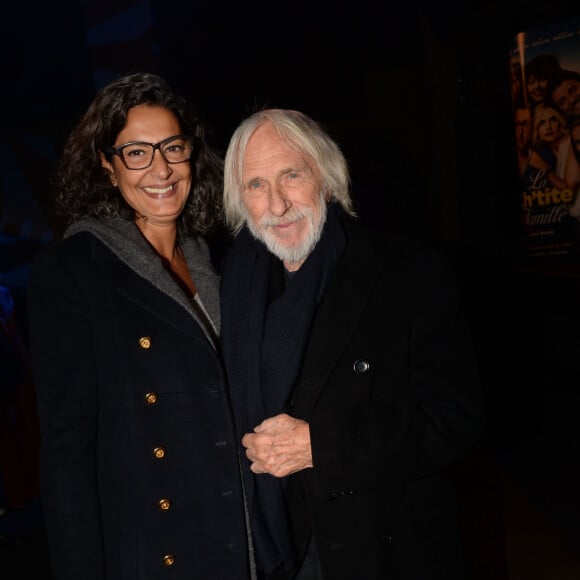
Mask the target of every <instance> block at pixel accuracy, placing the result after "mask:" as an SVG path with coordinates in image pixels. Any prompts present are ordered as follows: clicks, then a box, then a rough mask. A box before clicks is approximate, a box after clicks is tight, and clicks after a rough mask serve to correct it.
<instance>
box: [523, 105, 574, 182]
mask: <svg viewBox="0 0 580 580" xmlns="http://www.w3.org/2000/svg"><path fill="white" fill-rule="evenodd" d="M532 143H533V150H532V153H531V155H530V159H529V166H530V167H531V169H532V170H539V171H540V174H539V175H537V176H536V177H535V178H533V177H532V181H534V182H535V183H537V184H540V183H542V182H544V184H545V187H550V186H552V187H556V188H557V189H561V190H565V189H569V184H568V182H567V181H566V178H567V176H568V173H567V171H566V166H567V164H568V163H569V159H570V157H571V155H572V152H571V150H570V133H569V131H568V125H567V123H566V119H565V118H564V116H563V115H562V113H560V111H558V109H556V108H555V107H552V106H551V105H544V104H540V105H538V106H537V107H536V108H535V109H534V121H533V138H532Z"/></svg>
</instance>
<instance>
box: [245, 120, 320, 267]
mask: <svg viewBox="0 0 580 580" xmlns="http://www.w3.org/2000/svg"><path fill="white" fill-rule="evenodd" d="M242 191H243V192H242V201H243V204H244V207H245V209H246V212H247V216H246V222H247V225H248V228H249V229H250V231H251V232H252V234H253V235H254V236H255V237H256V238H258V239H259V240H261V241H262V242H264V244H265V245H266V246H267V248H268V249H269V250H270V252H272V253H273V254H274V255H276V256H277V257H278V258H280V259H281V260H282V261H283V262H284V265H285V266H286V268H287V269H288V270H290V271H292V270H297V269H298V268H300V266H301V265H302V263H303V262H304V260H306V258H307V257H308V255H309V254H310V252H311V251H312V249H313V248H314V246H315V245H316V243H317V242H318V240H319V239H320V235H321V233H322V228H323V226H324V222H325V220H326V200H325V199H324V194H323V185H322V179H321V176H320V172H319V171H318V168H317V167H316V164H315V163H314V160H313V159H311V158H310V157H306V156H305V155H303V154H301V153H298V152H297V151H295V150H294V149H292V148H291V147H290V146H289V145H288V144H286V143H285V142H284V141H283V140H282V139H281V138H280V135H279V134H278V131H277V130H276V128H275V127H274V125H272V123H265V124H264V125H262V126H260V127H259V128H258V129H257V130H256V131H255V132H254V134H253V135H252V136H251V137H250V140H249V141H248V145H247V147H246V152H245V156H244V167H243V190H242Z"/></svg>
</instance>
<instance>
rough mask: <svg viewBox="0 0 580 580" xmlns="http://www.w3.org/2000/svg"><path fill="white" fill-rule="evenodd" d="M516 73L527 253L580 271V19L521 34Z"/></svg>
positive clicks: (514, 50) (544, 263)
mask: <svg viewBox="0 0 580 580" xmlns="http://www.w3.org/2000/svg"><path fill="white" fill-rule="evenodd" d="M510 71H511V90H512V105H513V107H512V112H513V124H514V130H515V143H516V150H517V162H518V175H519V183H520V192H519V194H520V205H521V234H522V252H523V254H524V256H525V258H527V259H529V260H530V261H534V262H536V263H538V264H541V266H540V267H541V268H546V269H550V270H551V271H554V269H556V270H558V269H560V270H561V271H562V273H565V272H566V271H573V270H576V271H577V272H578V273H580V196H579V195H578V192H579V190H580V18H578V19H575V20H567V21H564V22H559V23H557V24H552V25H547V26H544V27H541V28H534V29H531V30H527V31H525V32H520V33H519V34H517V35H516V36H515V38H514V39H513V46H512V47H511V51H510ZM566 265H568V267H566Z"/></svg>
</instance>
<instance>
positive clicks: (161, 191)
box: [143, 185, 174, 196]
mask: <svg viewBox="0 0 580 580" xmlns="http://www.w3.org/2000/svg"><path fill="white" fill-rule="evenodd" d="M173 187H174V186H173V185H168V186H167V187H144V188H143V191H144V192H145V193H147V194H149V195H157V196H163V195H166V194H168V193H171V192H172V191H173Z"/></svg>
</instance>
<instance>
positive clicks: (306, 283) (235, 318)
mask: <svg viewBox="0 0 580 580" xmlns="http://www.w3.org/2000/svg"><path fill="white" fill-rule="evenodd" d="M342 211H343V210H342V209H341V208H340V207H339V206H338V205H337V204H336V203H330V204H329V205H328V215H327V219H326V223H325V225H324V229H323V233H322V236H321V238H320V241H319V242H318V243H317V244H316V247H315V248H314V250H313V251H312V253H311V254H310V256H309V257H308V258H307V260H306V261H305V262H304V264H303V265H302V266H301V268H300V269H299V270H298V271H297V272H296V273H295V274H294V275H293V276H292V277H291V279H289V280H288V281H287V283H286V287H285V288H284V290H283V292H281V293H280V294H279V295H278V296H272V279H273V278H274V277H275V275H274V273H273V271H272V269H273V268H279V267H280V266H281V264H280V261H279V260H278V259H276V258H274V257H273V256H272V255H271V254H270V253H269V252H268V250H267V248H266V247H265V246H264V244H263V243H262V242H260V241H258V240H256V239H255V238H254V237H253V236H252V235H251V234H250V232H249V231H248V230H247V229H246V228H244V229H243V230H242V231H241V232H240V234H239V235H238V236H237V238H236V240H235V242H234V244H233V246H232V248H231V250H230V252H229V254H228V256H227V260H226V263H225V268H224V272H223V276H222V290H221V308H222V317H221V318H222V329H221V330H222V334H221V340H222V344H223V352H224V357H225V363H226V369H227V373H228V381H229V386H230V391H231V396H232V404H233V407H234V413H235V418H236V425H237V428H238V436H239V437H240V438H241V436H242V435H243V434H244V433H246V432H250V431H252V430H253V428H254V427H255V426H256V425H258V424H259V423H261V422H262V421H263V420H264V419H265V418H267V417H271V416H272V415H277V414H278V413H282V412H285V411H286V410H287V404H288V401H289V399H290V397H291V395H292V392H293V390H294V385H295V382H296V380H297V377H298V373H299V371H300V367H301V363H302V356H303V352H304V347H305V345H306V341H307V338H308V334H309V331H310V327H311V323H312V320H313V318H314V314H315V311H316V307H317V305H318V304H319V303H320V301H321V299H322V296H323V293H324V289H325V287H326V284H327V281H328V279H329V277H330V275H331V273H332V271H333V269H334V266H335V264H336V262H337V260H338V257H339V256H340V254H341V253H342V251H343V250H344V247H345V243H346V240H345V234H344V231H343V229H342V226H341V223H340V217H341V214H342ZM241 462H242V471H243V474H244V482H245V485H246V493H247V498H248V509H249V511H250V517H251V522H252V532H253V539H254V547H255V551H256V561H257V565H258V569H261V570H262V571H264V572H266V573H272V572H274V571H276V570H291V569H293V568H294V567H295V566H296V565H297V562H296V554H295V552H294V546H293V543H292V540H291V536H290V524H289V518H288V514H287V509H286V498H285V487H286V479H285V478H284V479H279V478H275V477H272V476H270V475H268V474H261V475H254V474H253V473H252V472H251V471H250V464H249V461H248V460H247V459H246V458H245V456H243V457H242V460H241Z"/></svg>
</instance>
